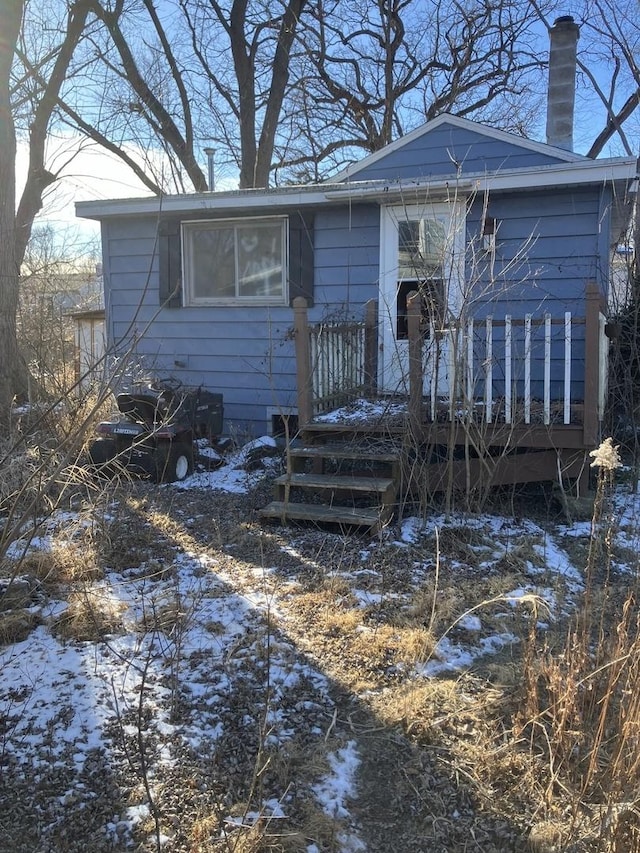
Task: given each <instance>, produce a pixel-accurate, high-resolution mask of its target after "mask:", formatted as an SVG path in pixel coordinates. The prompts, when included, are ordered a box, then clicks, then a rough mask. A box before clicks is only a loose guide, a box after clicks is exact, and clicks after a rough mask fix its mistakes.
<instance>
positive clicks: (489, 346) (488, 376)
mask: <svg viewBox="0 0 640 853" xmlns="http://www.w3.org/2000/svg"><path fill="white" fill-rule="evenodd" d="M484 381H485V386H484V403H485V419H486V421H487V423H488V424H490V423H491V422H492V421H493V317H491V316H488V317H487V320H486V337H485V380H484Z"/></svg>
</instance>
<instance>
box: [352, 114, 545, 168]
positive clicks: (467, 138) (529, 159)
mask: <svg viewBox="0 0 640 853" xmlns="http://www.w3.org/2000/svg"><path fill="white" fill-rule="evenodd" d="M559 162H562V161H561V160H559V159H558V158H557V157H554V156H553V155H552V154H548V155H547V154H543V153H540V152H537V151H532V150H531V149H529V148H524V147H522V146H519V145H518V144H517V143H515V142H514V143H513V144H509V143H508V142H503V141H497V140H495V139H491V138H490V137H488V136H485V135H484V134H481V133H475V132H474V131H471V130H466V129H462V128H459V127H455V126H453V125H447V124H443V125H441V126H440V127H439V128H437V129H435V130H431V131H429V132H428V133H425V134H424V135H423V136H420V137H419V138H418V139H414V140H413V141H412V142H408V143H407V144H406V145H404V146H402V148H398V149H396V150H395V151H393V152H391V153H390V154H388V155H387V156H385V157H384V158H382V159H380V160H378V161H377V162H375V163H372V164H371V165H370V166H367V167H365V168H363V169H362V170H360V171H358V172H357V174H356V175H355V176H354V178H355V179H356V180H358V181H367V180H389V181H394V180H401V179H407V178H419V177H434V178H435V177H441V176H444V175H456V174H457V175H464V174H465V173H475V172H487V173H489V172H500V171H501V170H504V169H517V168H525V167H531V166H548V165H552V164H553V163H559Z"/></svg>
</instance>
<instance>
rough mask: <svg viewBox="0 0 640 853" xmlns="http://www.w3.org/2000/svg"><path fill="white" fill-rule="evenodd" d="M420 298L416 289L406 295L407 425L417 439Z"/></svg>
mask: <svg viewBox="0 0 640 853" xmlns="http://www.w3.org/2000/svg"><path fill="white" fill-rule="evenodd" d="M421 319H422V298H421V296H420V294H419V293H418V292H417V291H416V290H412V291H411V293H409V295H408V296H407V330H408V336H409V425H410V427H411V432H412V435H413V437H414V438H415V439H419V437H420V435H421V432H422V382H423V377H422V334H421V333H420V321H421Z"/></svg>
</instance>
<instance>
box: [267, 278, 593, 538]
mask: <svg viewBox="0 0 640 853" xmlns="http://www.w3.org/2000/svg"><path fill="white" fill-rule="evenodd" d="M407 305H408V315H407V324H408V364H407V376H406V394H400V395H399V394H386V395H385V394H381V393H379V391H378V389H377V384H376V378H377V376H378V369H377V354H378V346H377V341H378V329H377V319H376V318H377V308H376V306H375V304H372V303H369V304H368V305H367V306H366V309H365V318H364V320H363V322H362V323H361V324H360V325H359V324H357V323H354V322H352V321H350V322H349V323H348V324H345V325H344V327H343V326H341V325H340V324H337V323H332V324H320V325H318V326H310V325H309V324H308V320H307V310H306V303H305V301H304V300H303V299H296V300H295V301H294V312H295V342H296V358H297V385H298V425H299V435H300V437H301V441H302V446H301V447H299V448H296V447H291V448H290V449H289V472H288V473H287V474H285V475H283V476H282V477H280V478H278V480H277V481H276V484H275V495H274V502H273V503H272V504H270V505H269V507H267V508H265V510H264V511H263V515H264V516H265V517H271V518H280V519H281V520H292V519H300V520H303V519H306V520H310V521H314V522H319V521H322V522H326V521H333V522H335V523H337V524H340V525H353V524H357V525H364V526H367V527H368V528H369V529H370V530H372V531H376V530H379V529H380V528H381V527H382V526H383V525H384V524H386V523H387V522H388V521H389V519H390V518H391V516H392V514H393V511H394V508H395V506H396V505H397V503H398V501H403V500H406V499H407V498H408V497H409V498H410V496H411V494H412V493H414V492H420V491H423V492H424V491H425V489H426V490H427V492H429V493H435V492H437V491H441V490H447V491H448V493H449V494H451V493H453V492H459V491H462V492H466V494H467V495H469V494H470V493H472V492H473V491H474V490H477V489H487V488H491V487H492V486H498V485H516V484H519V483H529V482H535V481H548V480H550V481H556V482H558V481H559V482H560V483H561V484H562V485H563V487H570V488H571V489H572V490H573V491H574V493H577V494H580V493H583V492H584V491H586V489H587V488H588V480H589V470H590V469H589V464H588V463H589V460H588V453H589V451H591V450H592V449H593V448H594V447H595V446H596V444H597V443H598V441H599V438H600V423H601V418H602V409H603V406H604V392H605V384H604V383H605V375H606V370H605V367H606V342H605V340H604V328H605V324H604V315H603V313H602V304H601V298H600V294H599V291H598V290H597V288H596V287H595V286H589V287H588V288H587V291H586V294H585V316H584V317H572V316H571V315H570V314H569V313H565V314H564V316H563V317H561V318H552V317H550V316H549V315H544V316H543V317H541V318H537V319H535V318H532V317H531V316H530V315H526V316H525V317H524V318H522V319H517V318H513V317H511V316H509V315H507V316H506V317H505V318H504V319H502V320H500V321H497V320H495V318H492V317H484V318H482V319H481V320H476V319H474V318H466V319H465V320H464V322H460V323H459V324H458V325H457V326H456V327H452V328H451V329H449V330H445V331H446V334H449V335H450V336H451V340H452V341H453V340H454V338H455V342H456V346H455V348H454V347H453V345H451V346H450V347H449V349H448V350H446V351H447V352H449V353H451V352H456V353H457V355H458V362H456V363H453V362H452V363H451V364H450V365H449V373H448V377H451V376H452V377H454V378H453V381H451V382H450V386H451V390H450V392H449V393H448V394H446V395H442V393H438V387H437V385H438V382H437V380H434V379H431V381H430V382H429V381H427V380H426V379H425V377H426V376H427V375H428V374H427V373H426V372H425V370H426V368H425V365H428V364H429V359H430V358H431V356H430V355H429V353H428V352H427V353H425V351H424V347H425V340H431V341H433V340H435V339H436V338H437V335H436V334H435V333H434V331H433V329H431V332H430V335H426V334H425V329H424V327H423V324H422V312H421V306H420V301H419V297H418V294H417V293H414V294H411V295H410V296H409V299H408V302H407ZM554 328H555V329H557V330H559V333H558V336H557V338H556V341H555V344H554V346H555V347H556V349H555V362H554V370H555V374H557V373H558V367H559V366H560V372H561V376H560V378H558V377H557V375H556V378H555V379H554V380H553V381H552V330H553V329H554ZM479 329H480V334H477V333H478V330H479ZM496 329H500V330H501V331H500V337H499V346H496V340H498V339H496V338H494V337H493V335H494V333H495V331H496ZM514 329H519V332H518V334H519V335H520V338H519V344H518V345H516V344H515V343H514V340H515V333H514ZM536 329H537V332H536ZM576 329H580V330H581V331H580V336H579V340H580V344H581V346H583V347H584V358H582V359H581V360H578V359H577V358H575V354H574V349H573V346H574V338H575V336H576V334H577V333H576ZM442 334H444V333H442ZM535 334H538V341H537V346H538V353H542V356H541V357H540V358H538V360H537V361H535V359H534V357H533V355H532V353H533V352H534V345H533V343H532V341H533V336H534V335H535ZM478 342H480V343H479V344H478ZM433 375H437V374H433ZM576 387H578V388H581V389H582V391H583V393H582V397H581V398H580V399H575V396H576V395H575V391H574V392H573V395H572V389H575V388H576ZM534 388H537V389H538V391H539V395H538V396H534ZM500 389H502V392H501V393H500ZM359 408H360V409H361V410H362V411H361V412H359ZM363 460H365V461H367V464H366V465H365V468H366V469H367V470H366V471H365V472H364V473H363V471H362V466H361V465H360V464H359V463H360V462H362V461H363ZM345 466H346V467H345Z"/></svg>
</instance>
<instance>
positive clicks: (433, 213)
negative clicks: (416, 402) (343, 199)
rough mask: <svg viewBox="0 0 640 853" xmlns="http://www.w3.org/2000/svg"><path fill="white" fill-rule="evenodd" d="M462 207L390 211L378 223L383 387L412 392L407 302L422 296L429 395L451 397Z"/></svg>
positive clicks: (400, 207) (459, 293)
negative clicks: (451, 331)
mask: <svg viewBox="0 0 640 853" xmlns="http://www.w3.org/2000/svg"><path fill="white" fill-rule="evenodd" d="M464 225H465V207H464V204H463V203H460V202H455V203H446V202H442V203H433V202H431V203H430V202H425V203H424V204H411V205H389V206H386V207H383V208H382V211H381V222H380V301H379V318H380V350H381V358H380V359H379V362H378V363H379V376H378V382H379V387H380V388H381V389H382V390H383V391H386V392H388V393H400V394H406V393H408V391H409V341H408V334H407V332H408V330H407V296H408V294H409V293H411V291H413V290H415V291H417V292H418V293H420V294H421V296H422V318H423V322H422V326H423V333H424V346H423V359H424V364H423V376H424V391H425V394H429V393H431V392H433V393H435V394H438V395H446V394H447V393H448V391H449V373H450V372H451V369H450V364H449V362H450V359H451V354H452V349H451V345H450V335H449V332H448V330H449V328H450V327H452V326H453V324H454V321H455V319H456V318H457V317H458V315H459V313H460V310H461V308H462V303H463V298H462V293H463V280H464Z"/></svg>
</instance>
